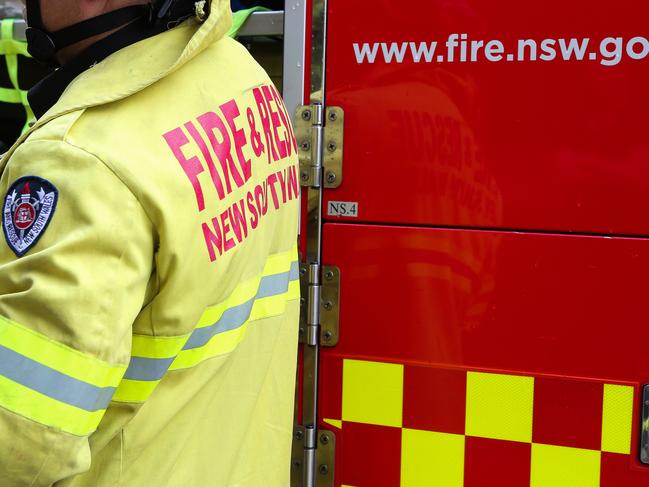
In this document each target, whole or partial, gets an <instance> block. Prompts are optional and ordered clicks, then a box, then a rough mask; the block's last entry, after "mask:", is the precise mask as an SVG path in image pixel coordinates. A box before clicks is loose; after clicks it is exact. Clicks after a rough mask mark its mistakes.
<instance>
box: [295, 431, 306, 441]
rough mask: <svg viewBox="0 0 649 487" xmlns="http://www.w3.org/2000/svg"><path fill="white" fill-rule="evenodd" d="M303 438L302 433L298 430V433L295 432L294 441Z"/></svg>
mask: <svg viewBox="0 0 649 487" xmlns="http://www.w3.org/2000/svg"><path fill="white" fill-rule="evenodd" d="M303 437H304V432H303V431H300V430H298V431H296V432H295V439H296V440H301V439H302V438H303Z"/></svg>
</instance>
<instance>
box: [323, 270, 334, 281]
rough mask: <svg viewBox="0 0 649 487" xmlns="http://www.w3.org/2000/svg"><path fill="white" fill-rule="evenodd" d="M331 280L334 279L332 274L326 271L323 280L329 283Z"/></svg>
mask: <svg viewBox="0 0 649 487" xmlns="http://www.w3.org/2000/svg"><path fill="white" fill-rule="evenodd" d="M333 278H334V273H333V271H327V272H326V273H325V279H326V280H327V281H331V280H332V279H333Z"/></svg>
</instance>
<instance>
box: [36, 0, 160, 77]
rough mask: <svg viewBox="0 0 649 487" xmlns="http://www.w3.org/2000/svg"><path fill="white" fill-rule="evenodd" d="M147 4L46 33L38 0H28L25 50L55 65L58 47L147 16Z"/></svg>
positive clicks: (126, 8)
mask: <svg viewBox="0 0 649 487" xmlns="http://www.w3.org/2000/svg"><path fill="white" fill-rule="evenodd" d="M149 11H150V7H149V6H148V5H134V6H130V7H124V8H120V9H118V10H114V11H112V12H108V13H105V14H103V15H100V16H98V17H94V18H92V19H87V20H84V21H82V22H79V23H77V24H74V25H71V26H69V27H66V28H64V29H61V30H59V31H57V32H48V31H47V29H46V28H45V26H44V25H43V20H42V16H41V8H40V0H27V21H28V23H29V28H28V29H27V33H26V37H27V50H28V51H29V54H31V56H32V57H33V58H34V59H36V60H38V61H41V62H43V63H47V64H54V65H56V53H57V52H59V51H60V50H61V49H63V48H65V47H68V46H71V45H72V44H76V43H77V42H80V41H83V40H85V39H89V38H91V37H94V36H96V35H99V34H105V33H106V32H110V31H111V30H114V29H117V28H118V27H121V26H123V25H124V24H127V23H129V22H132V21H134V20H136V19H139V18H142V17H144V16H146V15H149Z"/></svg>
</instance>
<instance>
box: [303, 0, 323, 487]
mask: <svg viewBox="0 0 649 487" xmlns="http://www.w3.org/2000/svg"><path fill="white" fill-rule="evenodd" d="M311 39H312V59H311V96H310V100H311V105H312V107H313V108H312V111H311V116H312V118H313V137H312V142H313V143H312V144H311V151H312V161H313V166H315V168H316V173H315V175H314V178H313V179H314V180H313V181H312V184H311V187H309V189H308V191H309V194H308V197H309V201H310V202H312V203H311V204H310V205H309V206H310V207H311V208H310V211H309V214H308V221H307V229H306V230H307V250H306V259H307V264H308V266H309V271H308V272H309V296H308V298H309V307H308V311H307V313H308V315H307V320H308V321H307V330H306V336H307V339H306V344H305V346H304V384H303V385H304V387H303V401H302V424H303V425H304V428H305V430H304V432H305V434H304V463H303V465H304V471H303V487H315V484H316V467H317V465H316V448H317V446H318V443H317V438H318V432H317V425H318V423H317V421H318V376H319V367H320V360H319V356H320V290H321V282H322V281H321V278H322V276H321V274H322V219H321V216H322V214H323V212H322V206H323V195H322V191H323V187H322V178H323V168H322V161H323V155H324V154H323V146H324V144H323V143H322V142H323V135H324V134H323V132H324V122H325V120H324V117H325V61H326V49H327V48H326V44H327V0H313V25H312V36H311ZM313 202H315V204H313Z"/></svg>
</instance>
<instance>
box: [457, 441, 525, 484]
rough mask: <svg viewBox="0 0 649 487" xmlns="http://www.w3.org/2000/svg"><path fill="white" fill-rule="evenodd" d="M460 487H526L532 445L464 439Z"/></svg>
mask: <svg viewBox="0 0 649 487" xmlns="http://www.w3.org/2000/svg"><path fill="white" fill-rule="evenodd" d="M464 452H465V453H464V487H486V486H491V485H493V486H498V487H529V485H530V465H531V462H532V445H531V444H530V443H518V442H515V441H503V440H490V439H487V438H476V437H473V436H467V437H466V443H465V447H464Z"/></svg>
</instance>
